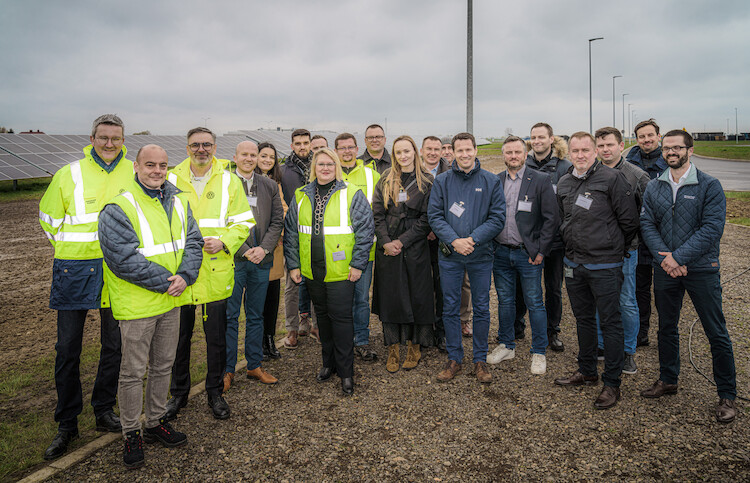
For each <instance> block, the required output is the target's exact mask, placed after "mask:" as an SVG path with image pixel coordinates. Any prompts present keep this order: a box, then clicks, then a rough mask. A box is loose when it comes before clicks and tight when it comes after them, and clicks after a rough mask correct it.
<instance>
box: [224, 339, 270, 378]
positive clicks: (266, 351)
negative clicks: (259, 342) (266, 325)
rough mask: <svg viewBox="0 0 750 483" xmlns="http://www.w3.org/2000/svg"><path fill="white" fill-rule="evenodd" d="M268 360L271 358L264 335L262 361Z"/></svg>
mask: <svg viewBox="0 0 750 483" xmlns="http://www.w3.org/2000/svg"><path fill="white" fill-rule="evenodd" d="M270 358H271V356H270V355H269V353H268V339H267V338H266V336H265V335H264V336H263V359H262V360H263V361H264V362H265V361H267V360H268V359H270ZM225 392H226V391H225Z"/></svg>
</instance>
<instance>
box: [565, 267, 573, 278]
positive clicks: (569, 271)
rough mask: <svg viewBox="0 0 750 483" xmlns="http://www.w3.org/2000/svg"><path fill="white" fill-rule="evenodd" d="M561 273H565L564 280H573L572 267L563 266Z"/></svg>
mask: <svg viewBox="0 0 750 483" xmlns="http://www.w3.org/2000/svg"><path fill="white" fill-rule="evenodd" d="M563 272H565V278H573V267H569V266H567V265H566V266H564V267H563Z"/></svg>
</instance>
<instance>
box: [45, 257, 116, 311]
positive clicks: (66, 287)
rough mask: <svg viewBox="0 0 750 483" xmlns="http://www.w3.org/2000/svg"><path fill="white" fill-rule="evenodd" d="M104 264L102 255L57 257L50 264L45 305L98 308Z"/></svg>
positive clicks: (67, 307)
mask: <svg viewBox="0 0 750 483" xmlns="http://www.w3.org/2000/svg"><path fill="white" fill-rule="evenodd" d="M103 285H104V268H103V265H102V259H101V258H98V259H93V260H61V259H57V258H56V259H55V260H54V262H53V264H52V289H51V291H50V298H49V306H50V308H51V309H56V310H88V309H98V308H99V307H100V305H101V296H102V287H103Z"/></svg>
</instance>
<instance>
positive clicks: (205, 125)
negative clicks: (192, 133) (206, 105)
mask: <svg viewBox="0 0 750 483" xmlns="http://www.w3.org/2000/svg"><path fill="white" fill-rule="evenodd" d="M209 119H211V118H210V117H204V118H203V127H208V120H209Z"/></svg>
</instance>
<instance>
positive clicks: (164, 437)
mask: <svg viewBox="0 0 750 483" xmlns="http://www.w3.org/2000/svg"><path fill="white" fill-rule="evenodd" d="M143 440H144V441H145V442H147V443H149V444H151V443H156V442H157V441H158V442H160V443H161V444H162V445H163V446H164V447H166V448H174V447H175V446H182V445H183V444H185V443H187V436H186V435H185V433H181V432H179V431H176V430H175V429H174V428H173V427H172V425H171V424H169V423H168V422H167V420H166V419H164V418H161V419H160V420H159V425H158V426H155V427H153V428H146V431H145V432H144V433H143Z"/></svg>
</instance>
